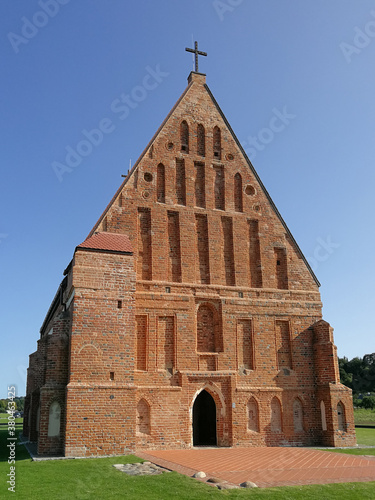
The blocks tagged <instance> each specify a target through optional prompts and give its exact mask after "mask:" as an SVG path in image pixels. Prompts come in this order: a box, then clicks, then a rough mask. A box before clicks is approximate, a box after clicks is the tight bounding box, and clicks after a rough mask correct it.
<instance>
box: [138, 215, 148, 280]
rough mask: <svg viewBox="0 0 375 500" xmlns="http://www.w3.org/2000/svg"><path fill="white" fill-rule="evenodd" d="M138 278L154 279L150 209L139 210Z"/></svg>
mask: <svg viewBox="0 0 375 500" xmlns="http://www.w3.org/2000/svg"><path fill="white" fill-rule="evenodd" d="M137 277H138V279H141V280H150V279H152V253H151V211H150V209H149V208H139V209H138V265H137Z"/></svg>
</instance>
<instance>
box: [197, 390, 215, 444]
mask: <svg viewBox="0 0 375 500" xmlns="http://www.w3.org/2000/svg"><path fill="white" fill-rule="evenodd" d="M216 444H217V440H216V404H215V401H214V399H213V397H212V396H211V394H209V393H208V392H207V391H202V392H201V393H200V394H198V396H197V397H196V399H195V401H194V405H193V446H216Z"/></svg>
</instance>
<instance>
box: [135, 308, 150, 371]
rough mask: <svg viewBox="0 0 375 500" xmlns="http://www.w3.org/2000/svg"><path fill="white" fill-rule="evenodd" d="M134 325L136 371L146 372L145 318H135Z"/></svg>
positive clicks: (146, 328)
mask: <svg viewBox="0 0 375 500" xmlns="http://www.w3.org/2000/svg"><path fill="white" fill-rule="evenodd" d="M135 325H136V335H137V339H136V353H135V354H136V356H135V361H136V369H137V370H142V371H145V370H147V333H148V326H147V316H146V315H140V316H136V317H135Z"/></svg>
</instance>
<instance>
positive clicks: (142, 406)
mask: <svg viewBox="0 0 375 500" xmlns="http://www.w3.org/2000/svg"><path fill="white" fill-rule="evenodd" d="M137 434H150V407H149V405H148V403H147V401H145V400H144V399H141V400H140V401H139V403H138V404H137Z"/></svg>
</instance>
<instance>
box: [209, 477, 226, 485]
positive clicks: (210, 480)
mask: <svg viewBox="0 0 375 500" xmlns="http://www.w3.org/2000/svg"><path fill="white" fill-rule="evenodd" d="M226 482H227V481H224V480H223V479H219V478H218V477H210V478H209V479H207V483H214V484H217V483H226Z"/></svg>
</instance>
